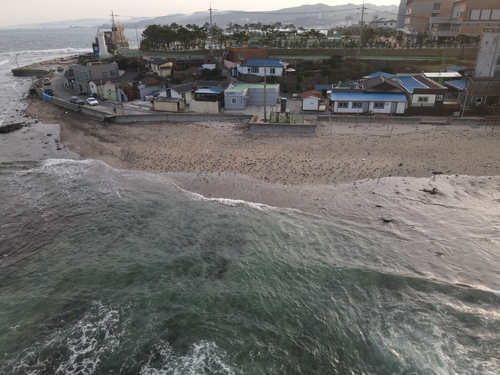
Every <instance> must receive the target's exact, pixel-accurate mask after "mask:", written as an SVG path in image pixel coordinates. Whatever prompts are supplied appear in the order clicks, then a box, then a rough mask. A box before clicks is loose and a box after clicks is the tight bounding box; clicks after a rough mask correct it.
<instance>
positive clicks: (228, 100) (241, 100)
mask: <svg viewBox="0 0 500 375" xmlns="http://www.w3.org/2000/svg"><path fill="white" fill-rule="evenodd" d="M247 94H248V89H245V90H238V91H232V90H226V92H225V93H224V108H226V109H245V108H246V107H247Z"/></svg>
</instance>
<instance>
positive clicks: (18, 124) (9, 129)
mask: <svg viewBox="0 0 500 375" xmlns="http://www.w3.org/2000/svg"><path fill="white" fill-rule="evenodd" d="M23 126H24V123H22V122H16V123H14V124H7V125H1V126H0V133H10V132H13V131H14V130H19V129H21V128H22V127H23Z"/></svg>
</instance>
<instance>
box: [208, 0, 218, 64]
mask: <svg viewBox="0 0 500 375" xmlns="http://www.w3.org/2000/svg"><path fill="white" fill-rule="evenodd" d="M216 10H217V9H212V3H210V9H209V10H208V11H209V12H210V56H213V55H214V28H213V26H212V12H213V11H216Z"/></svg>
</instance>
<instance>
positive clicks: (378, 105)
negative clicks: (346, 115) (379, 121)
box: [368, 102, 392, 114]
mask: <svg viewBox="0 0 500 375" xmlns="http://www.w3.org/2000/svg"><path fill="white" fill-rule="evenodd" d="M391 107H392V102H370V106H369V107H368V111H369V112H370V113H373V114H377V113H383V114H389V113H391Z"/></svg>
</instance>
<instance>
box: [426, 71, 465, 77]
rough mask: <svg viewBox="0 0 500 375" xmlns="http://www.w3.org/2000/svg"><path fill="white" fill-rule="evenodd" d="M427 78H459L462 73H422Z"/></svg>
mask: <svg viewBox="0 0 500 375" xmlns="http://www.w3.org/2000/svg"><path fill="white" fill-rule="evenodd" d="M424 76H426V77H427V78H460V77H462V75H461V74H460V73H459V72H436V73H424Z"/></svg>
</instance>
